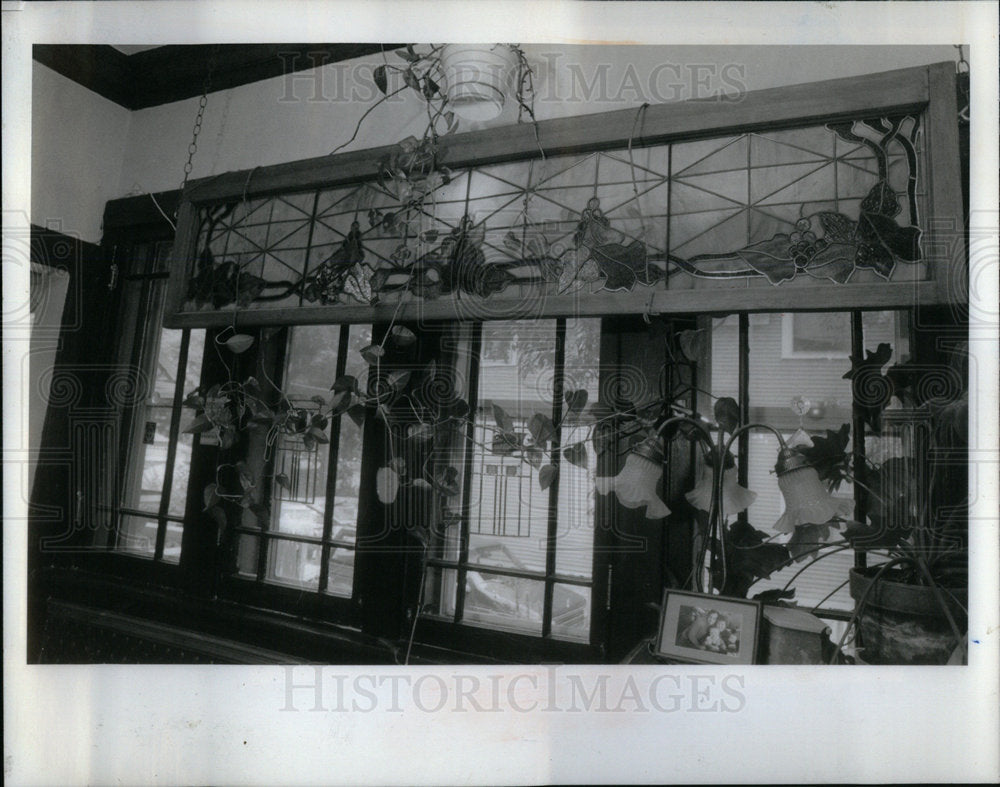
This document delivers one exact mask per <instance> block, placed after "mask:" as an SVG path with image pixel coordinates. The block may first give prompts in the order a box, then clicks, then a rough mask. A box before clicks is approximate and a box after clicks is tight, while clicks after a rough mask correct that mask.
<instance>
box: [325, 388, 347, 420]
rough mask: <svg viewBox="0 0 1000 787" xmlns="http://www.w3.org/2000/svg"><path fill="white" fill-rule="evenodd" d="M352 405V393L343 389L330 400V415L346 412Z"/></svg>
mask: <svg viewBox="0 0 1000 787" xmlns="http://www.w3.org/2000/svg"><path fill="white" fill-rule="evenodd" d="M350 405H351V393H350V392H349V391H341V392H340V393H336V394H334V395H333V398H332V399H331V400H330V415H332V416H338V415H340V414H341V413H342V412H344V411H345V410H346V409H347V408H348V407H350Z"/></svg>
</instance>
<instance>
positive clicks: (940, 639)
mask: <svg viewBox="0 0 1000 787" xmlns="http://www.w3.org/2000/svg"><path fill="white" fill-rule="evenodd" d="M875 571H876V569H868V570H866V571H860V570H858V569H851V572H850V579H851V597H852V598H854V600H855V603H858V602H859V601H860V600H861V599H862V598H864V599H865V603H864V608H863V609H862V610H861V614H860V615H859V616H858V625H859V628H860V633H861V643H860V644H861V648H862V650H861V657H862V658H863V659H864V662H865V663H866V664H946V663H948V660H949V658H950V657H951V655H952V653H953V651H954V650H955V646H956V645H957V644H958V643H956V642H955V635H954V633H953V632H952V629H951V626H950V625H949V623H948V619H947V618H946V617H945V614H944V611H943V610H942V609H941V605H940V603H939V602H938V600H937V599H936V597H935V595H934V591H933V589H932V588H930V587H928V586H925V585H914V584H910V583H906V582H896V581H894V580H892V579H889V578H887V577H885V576H883V577H880V578H879V579H878V580H876V585H875V587H871V588H870V586H871V584H872V582H873V576H872V575H873V574H874V573H875ZM869 588H870V589H869ZM952 592H954V591H952ZM866 593H867V596H865V594H866ZM943 595H944V596H945V598H946V602H947V604H948V608H949V610H950V612H951V614H952V616H953V618H954V619H955V620H956V622H957V623H958V625H959V627H960V628H961V629H963V630H964V628H965V612H964V611H963V610H962V608H961V607H960V606H959V605H958V604H957V603H955V601H954V600H953V599H950V598H948V594H946V593H945V594H943ZM956 595H958V596H959V600H960V601H961V602H962V603H963V604H964V603H965V597H966V594H965V593H964V592H962V593H958V594H956Z"/></svg>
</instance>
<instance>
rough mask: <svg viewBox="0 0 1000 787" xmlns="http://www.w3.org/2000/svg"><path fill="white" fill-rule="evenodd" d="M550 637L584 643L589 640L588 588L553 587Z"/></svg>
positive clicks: (573, 586)
mask: <svg viewBox="0 0 1000 787" xmlns="http://www.w3.org/2000/svg"><path fill="white" fill-rule="evenodd" d="M552 635H553V636H554V637H558V638H559V639H572V640H580V641H584V642H586V641H587V640H588V639H589V638H590V588H584V587H577V586H576V585H555V586H554V587H553V589H552Z"/></svg>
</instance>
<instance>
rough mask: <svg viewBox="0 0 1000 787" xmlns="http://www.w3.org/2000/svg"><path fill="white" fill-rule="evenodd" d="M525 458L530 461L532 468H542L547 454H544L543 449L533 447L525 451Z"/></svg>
mask: <svg viewBox="0 0 1000 787" xmlns="http://www.w3.org/2000/svg"><path fill="white" fill-rule="evenodd" d="M524 458H525V459H526V460H528V464H530V465H531V466H532V467H534V468H539V467H541V466H542V460H543V459H544V458H545V454H544V453H542V449H540V448H536V447H535V446H531V447H530V448H528V449H526V450H525V452H524Z"/></svg>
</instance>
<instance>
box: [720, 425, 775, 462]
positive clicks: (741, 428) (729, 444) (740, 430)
mask: <svg viewBox="0 0 1000 787" xmlns="http://www.w3.org/2000/svg"><path fill="white" fill-rule="evenodd" d="M751 429H766V430H767V431H769V432H770V433H771V434H773V435H774V436H775V437H777V438H778V445H779V446H780V447H781V450H782V451H787V450H788V443H786V442H785V438H784V437H782V435H781V432H779V431H778V430H777V429H775V428H774V427H773V426H769V425H768V424H761V423H752V424H743V426H739V427H737V428H736V429H735V430H734V431H733V433H732V434H731V435H730V436H729V440H728V441H727V442H726V449H725V451H724V452H723V455H725V454H728V453H729V449H730V448H731V447H732V445H733V442H734V441H735V440H736V438H737V437H739V436H740V435H741V434H743V433H744V432H749V431H750V430H751Z"/></svg>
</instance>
